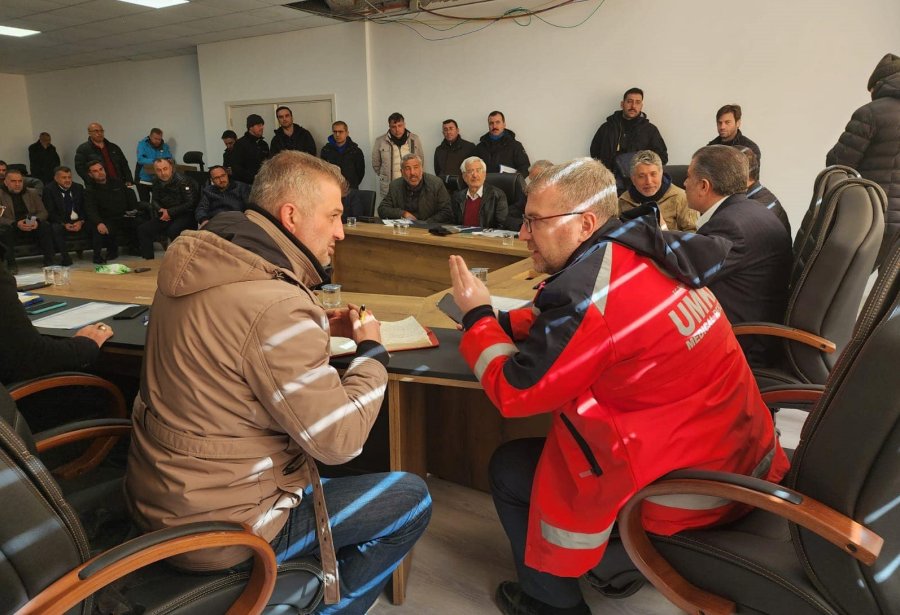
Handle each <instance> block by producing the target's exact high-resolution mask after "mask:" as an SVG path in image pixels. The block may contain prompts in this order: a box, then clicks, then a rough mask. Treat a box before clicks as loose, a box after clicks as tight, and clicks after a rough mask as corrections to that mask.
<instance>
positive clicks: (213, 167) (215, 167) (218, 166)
mask: <svg viewBox="0 0 900 615" xmlns="http://www.w3.org/2000/svg"><path fill="white" fill-rule="evenodd" d="M216 169H222V170H223V171H225V167H223V166H222V165H221V164H214V165H212V166H211V167H209V168H208V169H207V170H206V172H207V173H209V176H210V177H212V172H213V171H215V170H216ZM225 172H226V173H227V171H225Z"/></svg>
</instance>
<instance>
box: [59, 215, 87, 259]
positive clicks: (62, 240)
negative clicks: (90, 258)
mask: <svg viewBox="0 0 900 615" xmlns="http://www.w3.org/2000/svg"><path fill="white" fill-rule="evenodd" d="M51 227H52V229H53V245H54V247H55V248H56V251H57V252H59V255H60V256H61V257H62V264H63V265H68V264H71V263H72V259H71V258H70V257H69V251H68V250H67V249H66V240H67V239H69V238H70V237H74V238H78V239H81V240H86V239H87V238H88V237H89V236H90V231H89V228H88V225H87V223H85V224H83V225H82V226H81V230H80V231H78V232H77V233H76V232H73V231H68V230H66V227H65V225H63V224H59V223H58V222H56V223H53V224H52V225H51Z"/></svg>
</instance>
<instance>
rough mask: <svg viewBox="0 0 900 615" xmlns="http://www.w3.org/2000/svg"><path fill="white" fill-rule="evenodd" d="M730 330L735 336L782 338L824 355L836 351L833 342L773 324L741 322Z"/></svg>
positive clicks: (799, 330) (802, 331)
mask: <svg viewBox="0 0 900 615" xmlns="http://www.w3.org/2000/svg"><path fill="white" fill-rule="evenodd" d="M731 330H732V331H733V332H734V334H735V335H771V336H773V337H783V338H786V339H789V340H792V341H795V342H800V343H801V344H806V345H807V346H812V347H813V348H816V349H818V350H821V351H822V352H824V353H828V354H831V353H832V352H834V351H835V350H837V346H835V344H834V342H832V341H830V340H826V339H825V338H824V337H819V336H818V335H815V334H814V333H810V332H809V331H804V330H803V329H795V328H793V327H786V326H784V325H779V324H775V323H773V322H742V323H738V324H736V325H734V326H733V327H732V328H731Z"/></svg>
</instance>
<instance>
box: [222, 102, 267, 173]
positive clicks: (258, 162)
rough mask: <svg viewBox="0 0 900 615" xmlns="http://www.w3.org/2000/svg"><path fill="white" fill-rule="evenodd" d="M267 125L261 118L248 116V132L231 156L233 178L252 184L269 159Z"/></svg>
mask: <svg viewBox="0 0 900 615" xmlns="http://www.w3.org/2000/svg"><path fill="white" fill-rule="evenodd" d="M265 129H266V123H265V121H264V120H263V119H262V117H261V116H259V115H257V114H255V113H251V114H250V115H248V116H247V132H245V133H244V136H243V137H241V138H240V139H238V140H237V141H236V142H235V144H234V151H233V152H232V154H231V176H232V177H233V178H234V179H236V180H238V181H242V182H244V183H245V184H252V183H253V179H254V178H255V177H256V174H257V173H258V172H259V167H261V166H262V163H263V162H265V160H266V159H267V158H268V157H269V144H268V143H266V140H265V139H264V138H263V132H264V131H265Z"/></svg>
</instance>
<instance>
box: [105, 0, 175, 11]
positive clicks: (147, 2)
mask: <svg viewBox="0 0 900 615" xmlns="http://www.w3.org/2000/svg"><path fill="white" fill-rule="evenodd" d="M119 2H127V3H129V4H140V5H141V6H149V7H150V8H151V9H164V8H166V7H168V6H175V5H176V4H187V2H188V0H119Z"/></svg>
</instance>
